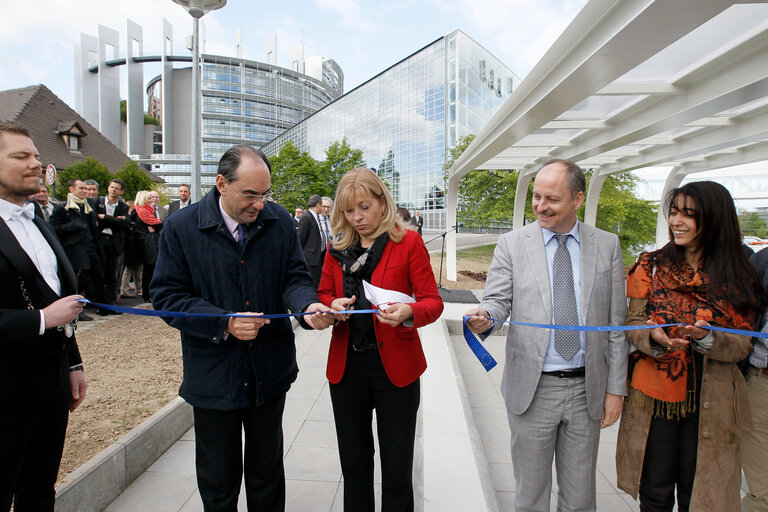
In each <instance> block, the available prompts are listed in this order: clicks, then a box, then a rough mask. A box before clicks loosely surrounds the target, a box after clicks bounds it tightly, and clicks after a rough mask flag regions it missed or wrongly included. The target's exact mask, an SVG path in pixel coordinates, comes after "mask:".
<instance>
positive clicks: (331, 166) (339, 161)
mask: <svg viewBox="0 0 768 512" xmlns="http://www.w3.org/2000/svg"><path fill="white" fill-rule="evenodd" d="M365 166H366V163H365V159H364V158H363V152H362V151H361V150H359V149H352V148H351V147H350V146H349V144H348V143H347V138H346V137H344V138H343V139H342V140H341V142H339V141H335V142H333V143H332V144H331V145H330V146H328V149H326V150H325V160H323V161H322V162H321V163H320V173H321V174H320V179H321V181H322V182H323V190H322V193H321V192H316V193H317V194H320V195H321V196H329V197H333V196H334V195H335V194H336V187H337V186H338V185H339V181H340V180H341V177H342V176H343V175H344V173H345V172H347V171H348V170H350V169H354V168H355V167H365Z"/></svg>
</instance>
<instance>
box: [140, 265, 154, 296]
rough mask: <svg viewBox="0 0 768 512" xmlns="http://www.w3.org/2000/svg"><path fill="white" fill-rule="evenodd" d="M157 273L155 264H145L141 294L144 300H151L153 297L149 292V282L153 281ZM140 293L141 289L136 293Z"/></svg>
mask: <svg viewBox="0 0 768 512" xmlns="http://www.w3.org/2000/svg"><path fill="white" fill-rule="evenodd" d="M154 274H155V264H154V263H152V264H151V265H150V264H149V263H145V264H144V271H143V274H142V276H141V296H142V297H144V300H146V301H147V302H151V299H152V298H151V297H150V294H149V284H150V283H151V282H152V276H153V275H154ZM138 294H139V290H136V295H138Z"/></svg>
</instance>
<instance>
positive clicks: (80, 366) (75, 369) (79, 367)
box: [69, 363, 83, 372]
mask: <svg viewBox="0 0 768 512" xmlns="http://www.w3.org/2000/svg"><path fill="white" fill-rule="evenodd" d="M69 371H70V372H81V371H83V363H80V364H76V365H75V366H70V367H69Z"/></svg>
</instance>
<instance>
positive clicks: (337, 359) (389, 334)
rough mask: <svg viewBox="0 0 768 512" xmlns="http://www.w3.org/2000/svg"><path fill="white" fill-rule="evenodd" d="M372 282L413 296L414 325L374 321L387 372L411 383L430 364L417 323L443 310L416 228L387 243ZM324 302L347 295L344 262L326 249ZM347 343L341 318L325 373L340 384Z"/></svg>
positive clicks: (345, 324) (429, 320) (346, 329)
mask: <svg viewBox="0 0 768 512" xmlns="http://www.w3.org/2000/svg"><path fill="white" fill-rule="evenodd" d="M371 284H372V285H374V286H379V287H381V288H386V289H389V290H397V291H399V292H403V293H405V294H407V295H413V296H415V298H416V302H415V303H413V304H411V307H412V308H413V326H411V327H403V325H402V324H400V325H398V326H397V327H391V326H389V325H386V324H383V323H381V322H379V321H378V320H376V319H375V315H374V321H373V324H374V329H375V331H376V340H377V341H378V342H379V353H380V354H381V361H382V362H383V363H384V370H385V371H386V372H387V376H388V377H389V380H391V381H392V383H393V384H394V385H395V386H398V387H404V386H407V385H408V384H411V383H412V382H414V381H415V380H416V379H418V378H419V375H421V374H422V373H424V370H425V369H426V368H427V360H426V359H425V358H424V351H423V350H422V349H421V340H420V339H419V334H418V332H417V331H416V329H417V328H418V327H422V326H424V325H427V324H431V323H432V322H434V321H435V320H437V319H438V318H439V317H440V314H441V313H442V312H443V301H442V299H441V298H440V294H439V293H438V291H437V284H436V283H435V276H434V274H433V273H432V265H431V264H430V261H429V253H427V248H426V247H425V246H424V241H423V240H422V239H421V237H420V236H419V235H418V234H417V233H415V232H414V231H406V233H405V236H404V237H403V239H402V240H401V241H400V242H399V243H394V242H393V241H392V240H390V241H389V242H387V245H386V246H384V253H383V254H382V256H381V259H380V260H379V263H378V265H376V268H375V269H374V270H373V274H372V275H371ZM317 295H318V296H319V297H320V301H321V302H322V303H323V304H325V305H326V306H329V307H330V305H331V302H333V300H334V299H337V298H339V297H343V296H344V285H343V280H342V273H341V265H340V264H339V261H338V260H337V259H336V258H334V257H333V256H332V255H331V252H330V251H328V252H326V254H325V262H324V265H323V276H322V278H321V279H320V287H319V289H318V290H317ZM348 342H349V322H340V323H338V324H336V325H335V326H334V328H333V335H332V336H331V348H330V350H329V352H328V369H327V371H326V376H327V377H328V380H329V381H331V383H333V384H337V383H338V382H339V381H340V380H341V378H342V377H343V376H344V367H345V365H346V362H347V343H348Z"/></svg>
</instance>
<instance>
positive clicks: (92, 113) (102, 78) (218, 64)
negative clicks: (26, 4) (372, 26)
mask: <svg viewBox="0 0 768 512" xmlns="http://www.w3.org/2000/svg"><path fill="white" fill-rule="evenodd" d="M125 37H126V39H125V43H124V44H125V51H126V54H125V56H124V57H123V58H115V59H113V60H107V56H108V55H110V54H114V55H119V46H120V34H119V33H118V32H117V31H115V30H112V29H110V28H107V27H104V26H102V25H100V26H99V35H98V38H97V37H93V36H89V35H86V34H81V42H80V44H76V45H75V104H76V110H77V111H78V112H79V113H80V114H81V115H82V116H83V117H85V118H86V119H87V120H88V121H89V122H91V123H92V124H93V125H94V126H98V127H99V131H101V132H102V133H103V134H104V135H105V136H106V137H107V138H109V139H110V140H111V141H112V142H113V143H114V144H115V145H116V146H118V147H120V148H122V149H123V150H124V151H125V152H126V153H127V154H129V155H130V156H131V158H133V159H134V160H136V161H138V162H139V163H141V164H144V165H145V166H147V167H148V168H149V169H150V170H151V171H152V172H153V173H154V174H156V175H157V176H159V177H161V178H163V179H164V180H165V182H166V184H167V185H169V189H170V190H169V193H170V194H171V195H175V188H176V187H177V186H178V185H179V184H182V183H189V181H190V175H191V167H190V165H191V163H190V162H191V157H190V154H191V152H192V150H191V147H192V132H191V114H192V112H191V111H192V101H193V98H194V88H193V86H192V68H191V67H190V66H191V62H192V58H191V56H189V55H172V54H171V48H172V39H173V38H172V27H171V26H170V24H169V23H168V22H167V21H166V20H163V41H164V46H163V50H162V54H161V55H154V56H145V55H143V29H142V28H141V27H140V26H139V25H137V24H135V23H133V22H132V21H130V20H128V22H127V28H126V33H125ZM273 44H274V45H276V41H275V43H273ZM109 47H111V48H112V50H113V51H112V52H110V51H108V48H109ZM239 47H240V48H242V40H241V41H240V45H239ZM273 49H274V48H273ZM297 49H298V51H299V53H298V55H295V56H292V57H291V58H292V59H293V60H292V64H291V66H292V68H293V69H289V68H285V67H281V66H278V65H276V64H275V63H272V62H266V63H265V62H258V61H254V60H248V59H244V58H242V55H241V54H239V56H238V57H228V56H221V55H211V54H203V55H201V62H202V65H201V71H202V73H201V82H202V83H201V88H202V98H201V117H202V169H201V181H202V185H203V189H204V190H205V189H207V188H210V186H212V185H213V184H214V183H215V177H216V165H217V163H218V161H219V158H220V157H221V155H222V154H223V153H224V152H225V151H226V150H227V149H229V148H230V147H232V146H233V145H236V144H248V145H251V146H254V147H261V146H263V145H264V144H266V143H267V142H268V141H270V140H272V139H274V138H275V137H276V136H278V135H279V134H281V133H282V132H283V131H285V130H286V129H288V128H290V127H292V126H294V125H296V124H297V123H300V122H301V121H303V120H304V119H306V118H307V117H309V116H310V115H312V114H313V113H315V112H316V111H317V110H319V109H321V108H322V107H324V106H326V105H328V104H329V103H331V102H332V101H334V100H335V99H337V98H339V97H341V96H342V94H343V89H344V74H343V73H342V70H341V68H340V67H339V65H338V64H337V63H336V62H335V61H333V60H332V59H324V58H322V57H307V58H306V59H305V58H304V56H303V48H302V47H297ZM292 51H293V50H292ZM266 60H268V61H272V60H274V53H273V52H272V53H267V54H266ZM146 63H160V67H161V74H159V75H157V76H155V77H154V78H152V79H151V80H150V81H149V82H148V83H147V85H146V86H144V84H143V69H144V65H145V64H146ZM174 63H184V65H185V66H186V67H174ZM122 66H125V67H126V73H125V74H124V75H123V74H122V73H120V68H121V67H122ZM123 76H125V83H124V84H123V86H122V89H123V90H124V94H125V93H127V95H126V96H127V97H126V106H125V113H126V114H125V117H126V119H124V120H123V122H121V120H120V118H119V117H118V115H117V113H118V112H119V111H120V106H119V103H120V90H121V84H120V82H121V80H122V79H123ZM142 89H143V90H144V92H145V94H146V96H144V95H143V94H144V93H143V92H142ZM145 98H146V104H147V113H148V115H149V116H151V117H155V118H156V119H158V120H159V121H160V126H155V125H145V124H144V108H143V106H144V105H143V104H144V100H145Z"/></svg>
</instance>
